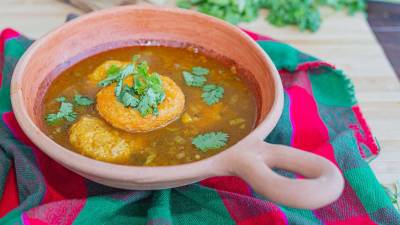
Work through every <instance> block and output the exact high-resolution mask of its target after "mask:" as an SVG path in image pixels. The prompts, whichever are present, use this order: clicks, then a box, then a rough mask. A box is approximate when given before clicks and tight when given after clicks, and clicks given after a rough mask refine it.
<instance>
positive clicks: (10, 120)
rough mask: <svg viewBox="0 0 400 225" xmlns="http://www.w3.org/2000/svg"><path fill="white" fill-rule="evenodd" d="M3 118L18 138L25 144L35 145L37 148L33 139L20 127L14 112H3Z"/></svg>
mask: <svg viewBox="0 0 400 225" xmlns="http://www.w3.org/2000/svg"><path fill="white" fill-rule="evenodd" d="M2 120H3V121H4V123H5V124H6V125H7V127H8V129H10V131H11V133H12V134H13V135H14V137H15V138H16V139H18V140H19V141H21V142H22V143H24V144H25V145H28V146H34V147H35V148H36V146H35V145H34V144H33V143H32V141H31V140H29V138H28V136H26V134H25V133H24V132H23V131H22V129H21V128H20V126H19V124H18V122H17V119H16V118H15V115H14V113H13V112H5V113H3V115H2Z"/></svg>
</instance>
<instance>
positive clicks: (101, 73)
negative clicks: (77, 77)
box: [88, 60, 128, 84]
mask: <svg viewBox="0 0 400 225" xmlns="http://www.w3.org/2000/svg"><path fill="white" fill-rule="evenodd" d="M127 64H128V62H122V61H118V60H108V61H105V62H104V63H103V64H101V65H100V66H98V67H97V68H96V69H95V70H94V71H93V73H91V74H89V75H88V77H89V80H90V81H93V82H94V83H96V84H97V83H98V82H100V81H102V80H103V79H105V78H106V77H107V71H108V69H110V68H111V66H113V65H114V66H117V67H123V66H125V65H127Z"/></svg>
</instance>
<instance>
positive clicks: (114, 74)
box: [97, 65, 121, 87]
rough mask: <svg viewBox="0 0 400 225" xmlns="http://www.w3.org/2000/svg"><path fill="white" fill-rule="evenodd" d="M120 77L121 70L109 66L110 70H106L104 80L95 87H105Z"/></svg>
mask: <svg viewBox="0 0 400 225" xmlns="http://www.w3.org/2000/svg"><path fill="white" fill-rule="evenodd" d="M120 76H121V69H120V68H119V67H118V66H116V65H111V67H110V68H108V70H107V77H106V79H104V80H102V81H100V82H99V83H98V84H97V86H99V87H106V86H108V85H110V84H112V83H113V82H115V81H117V80H118V79H119V77H120Z"/></svg>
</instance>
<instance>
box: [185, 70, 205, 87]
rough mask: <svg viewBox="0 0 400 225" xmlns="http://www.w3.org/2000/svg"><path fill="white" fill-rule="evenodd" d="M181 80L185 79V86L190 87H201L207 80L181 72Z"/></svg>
mask: <svg viewBox="0 0 400 225" xmlns="http://www.w3.org/2000/svg"><path fill="white" fill-rule="evenodd" d="M183 78H184V79H185V83H186V85H188V86H192V87H201V86H203V85H204V84H205V83H206V81H207V79H206V78H205V77H204V76H196V75H193V74H192V73H189V72H187V71H183Z"/></svg>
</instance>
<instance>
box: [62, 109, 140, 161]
mask: <svg viewBox="0 0 400 225" xmlns="http://www.w3.org/2000/svg"><path fill="white" fill-rule="evenodd" d="M69 132H70V133H69V141H70V143H71V144H72V146H74V148H75V149H76V150H77V151H79V152H80V153H81V154H82V155H85V156H88V157H90V158H93V159H96V160H101V161H106V162H112V163H126V162H128V161H129V160H130V158H131V154H132V153H133V152H135V151H138V150H140V149H143V146H144V145H143V143H142V141H141V140H140V139H138V138H136V139H135V138H134V137H127V135H124V134H122V132H121V131H118V130H115V129H114V128H112V127H110V126H109V125H107V124H106V123H105V122H104V121H103V120H101V119H99V118H96V117H93V116H82V117H81V118H80V119H79V121H78V122H76V123H75V124H73V125H72V127H71V129H70V131H69Z"/></svg>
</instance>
